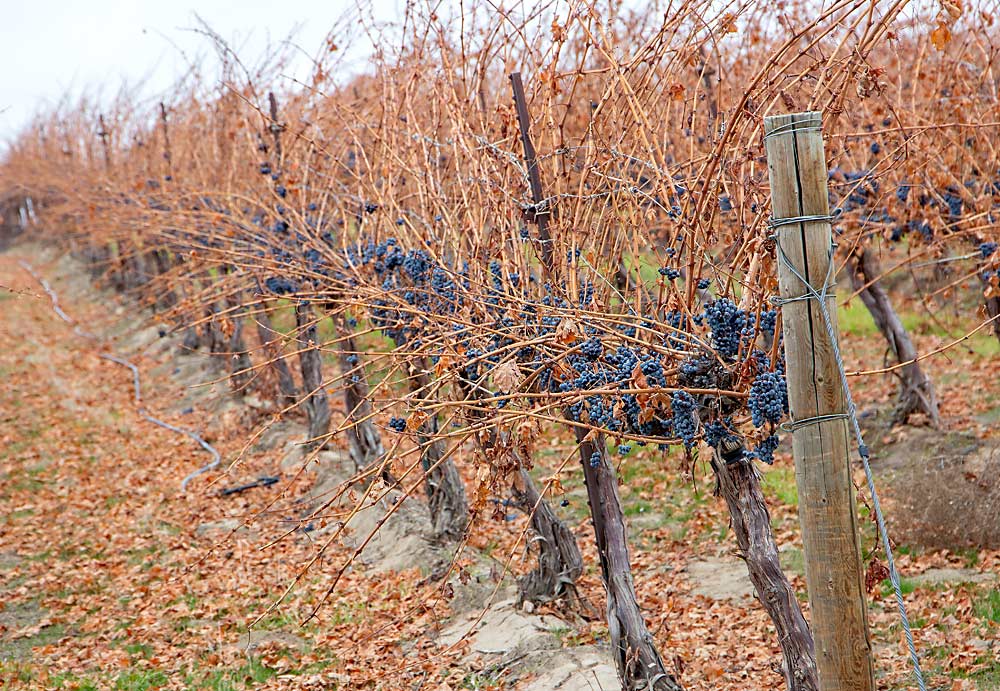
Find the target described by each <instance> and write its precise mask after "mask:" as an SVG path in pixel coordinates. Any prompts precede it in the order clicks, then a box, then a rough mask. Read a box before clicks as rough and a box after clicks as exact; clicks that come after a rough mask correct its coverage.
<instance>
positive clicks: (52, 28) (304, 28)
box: [0, 0, 404, 143]
mask: <svg viewBox="0 0 1000 691" xmlns="http://www.w3.org/2000/svg"><path fill="white" fill-rule="evenodd" d="M403 1H404V0H374V1H373V2H370V3H368V4H369V5H370V6H371V8H372V9H371V12H370V15H369V16H371V17H372V18H374V19H375V20H376V21H379V22H382V21H392V20H395V19H397V18H398V16H399V12H401V8H400V4H401V3H402V2H403ZM4 5H5V8H4V13H3V19H2V21H0V45H2V46H3V47H4V54H5V55H6V56H7V60H6V61H5V68H4V69H3V70H0V143H2V142H9V141H10V140H11V139H12V138H13V137H15V136H16V135H17V133H18V132H20V131H21V130H22V129H23V127H24V126H25V125H26V124H27V123H28V122H29V121H30V120H31V118H32V116H33V115H34V114H35V113H37V112H38V111H39V110H45V109H46V108H47V107H51V106H53V105H55V104H57V103H59V102H60V100H61V99H63V98H64V97H65V96H66V95H67V93H68V94H70V95H71V96H73V97H76V96H78V95H79V94H81V93H87V94H90V95H94V94H98V95H100V94H103V95H105V96H111V95H113V94H114V93H115V92H117V91H118V89H119V87H120V86H121V85H122V84H123V83H127V84H130V85H135V84H138V83H140V82H143V83H144V87H143V93H145V94H148V95H151V96H153V95H155V94H156V93H158V92H162V91H163V90H164V89H166V88H167V87H168V86H169V85H170V84H171V83H173V81H174V80H175V79H176V78H177V77H178V76H179V75H181V74H183V73H184V72H185V71H186V70H185V67H186V65H187V61H186V60H187V58H185V54H187V55H188V56H189V57H190V56H197V55H202V56H204V55H209V54H211V51H210V46H209V44H208V41H207V39H206V38H205V37H204V36H201V35H198V34H196V33H194V32H192V31H191V29H192V28H194V27H196V26H198V21H197V18H196V17H195V13H196V12H197V16H198V17H201V18H202V19H203V20H205V21H206V22H207V23H208V24H209V26H211V27H212V29H213V30H214V31H215V32H216V33H218V34H219V35H220V36H222V37H223V38H224V39H226V40H227V41H229V42H230V44H231V45H233V46H234V47H238V53H239V54H240V55H241V57H243V56H247V57H248V58H250V59H249V60H248V62H253V60H252V58H253V57H254V56H255V55H260V54H261V53H262V52H263V51H264V49H265V47H266V46H267V45H268V43H269V42H278V41H280V40H283V39H284V38H286V37H287V36H288V34H289V32H290V31H292V30H293V29H295V30H296V33H295V43H296V44H297V45H299V46H301V47H302V48H303V49H305V50H306V51H307V52H308V53H315V51H316V50H317V49H318V48H319V47H320V46H321V44H322V42H323V39H324V38H325V36H326V35H327V32H328V31H329V29H330V27H331V26H333V25H334V24H335V23H336V22H337V21H338V20H339V19H340V18H341V17H342V16H344V14H345V12H348V11H350V10H351V9H352V8H353V7H354V6H355V3H354V0H199V1H198V2H193V1H192V0H14V1H13V2H9V3H4ZM362 57H363V56H362ZM291 71H292V72H293V74H296V76H304V75H307V74H308V72H309V61H308V60H307V59H306V58H305V57H303V58H301V59H300V60H298V62H296V63H294V64H293V65H292V68H291Z"/></svg>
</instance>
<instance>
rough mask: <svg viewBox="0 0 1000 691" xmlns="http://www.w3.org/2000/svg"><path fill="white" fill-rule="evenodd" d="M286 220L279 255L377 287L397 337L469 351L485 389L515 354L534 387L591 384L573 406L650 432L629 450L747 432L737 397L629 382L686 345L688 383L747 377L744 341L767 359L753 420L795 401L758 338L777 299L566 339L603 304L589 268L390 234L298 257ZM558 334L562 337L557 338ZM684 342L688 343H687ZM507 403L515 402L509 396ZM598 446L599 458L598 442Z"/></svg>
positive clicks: (399, 423)
mask: <svg viewBox="0 0 1000 691" xmlns="http://www.w3.org/2000/svg"><path fill="white" fill-rule="evenodd" d="M366 212H367V213H371V212H368V211H367V210H366ZM287 230H288V235H292V236H295V237H294V238H291V239H290V241H289V242H288V243H286V242H285V241H284V240H282V241H280V242H278V243H276V245H275V246H272V255H275V248H277V250H278V254H276V255H275V256H277V257H279V258H280V260H281V261H283V262H287V263H289V264H291V265H296V264H297V266H298V269H299V271H301V270H302V268H303V266H305V268H307V269H308V270H309V271H311V272H312V273H314V274H315V273H320V272H322V274H323V275H325V276H328V277H329V278H330V279H333V282H334V283H335V284H337V285H341V286H344V287H346V288H348V289H349V288H352V287H359V288H360V287H374V288H377V289H378V292H377V296H374V297H372V298H371V299H370V301H369V306H368V308H367V311H368V317H369V320H370V323H371V325H372V326H374V327H376V328H378V329H380V330H381V332H382V333H383V334H384V335H386V336H387V337H388V338H390V339H392V340H393V341H394V342H395V344H396V346H397V347H398V348H403V347H407V348H411V349H414V350H416V349H418V348H419V349H421V351H420V352H422V353H423V354H425V355H427V356H428V357H429V358H430V361H431V362H432V363H436V362H438V361H439V359H440V358H441V357H443V356H445V355H446V354H452V353H458V354H460V355H462V362H461V364H459V365H458V366H457V367H456V368H455V371H456V372H457V373H458V375H459V376H460V377H461V378H462V379H464V380H466V381H467V382H468V383H473V384H475V385H476V386H477V388H480V389H482V390H486V389H487V388H489V389H492V388H493V387H492V386H490V375H491V372H492V371H493V367H491V366H490V365H496V364H499V363H500V362H502V361H507V360H509V359H510V358H513V359H514V360H515V361H516V363H517V365H518V367H519V368H520V370H521V372H522V374H523V375H524V376H523V381H525V382H526V384H527V385H528V386H531V387H533V389H534V390H536V391H540V392H545V391H548V392H553V393H563V394H566V393H577V394H579V398H577V399H574V400H573V402H572V403H569V404H568V405H567V413H568V414H569V417H570V418H571V419H573V420H575V421H578V422H582V423H584V424H588V425H593V426H594V427H597V428H599V429H602V430H605V431H606V432H608V433H609V434H612V435H614V436H618V437H621V436H625V437H629V436H631V437H639V438H640V439H639V440H637V441H635V442H631V443H629V442H622V443H619V444H618V451H619V453H622V454H627V453H629V452H630V451H631V449H632V443H637V444H639V445H640V446H645V445H646V443H647V442H646V441H645V440H647V439H662V440H663V443H660V444H659V446H660V448H662V449H666V448H667V447H666V442H667V441H668V440H679V441H680V442H681V443H683V445H684V446H685V448H686V449H688V450H690V449H692V448H693V447H694V446H695V445H696V443H697V442H698V440H699V439H704V441H705V442H706V443H708V444H709V445H710V446H716V447H717V446H718V445H719V444H721V443H722V442H724V441H726V440H729V439H732V438H735V437H738V433H737V432H736V431H735V430H734V428H733V422H732V415H733V413H734V412H736V411H737V410H738V409H739V408H740V403H739V402H738V401H735V400H732V399H726V398H725V397H720V396H718V395H699V394H692V393H690V392H688V391H686V390H678V391H675V392H673V393H672V394H671V395H670V397H669V398H668V399H664V398H663V397H651V396H649V395H647V394H637V393H630V392H627V390H628V389H634V388H648V389H651V390H655V389H663V388H667V387H668V385H670V384H671V382H668V374H667V371H668V369H671V368H673V367H676V366H677V364H678V363H677V358H678V357H680V363H679V368H678V370H676V371H678V374H677V381H676V386H677V387H678V388H680V389H684V388H691V389H726V388H729V387H731V386H732V384H733V383H734V381H735V379H736V375H735V372H736V371H737V370H738V369H739V368H737V367H735V365H736V362H737V357H738V356H739V355H740V354H741V353H743V354H745V356H746V357H748V358H750V359H751V360H752V361H753V363H754V364H753V367H754V368H755V369H756V371H758V372H761V374H760V375H759V376H758V377H757V379H755V380H754V382H753V385H752V387H751V396H750V412H751V416H752V419H753V421H754V424H755V425H757V426H758V427H759V426H761V424H763V423H762V422H760V421H765V422H769V423H772V424H774V423H777V422H778V421H780V419H781V418H782V416H783V415H784V414H785V411H786V410H787V397H785V396H784V393H783V392H784V388H783V386H784V384H783V382H784V379H783V377H782V376H781V374H780V373H779V372H771V371H768V370H770V369H771V366H770V362H769V359H768V357H767V355H766V354H765V353H763V352H762V351H760V350H757V349H756V348H755V347H754V341H755V339H756V338H757V336H758V335H760V334H765V335H768V336H769V337H774V330H775V326H776V317H777V313H776V312H775V311H774V310H766V311H764V312H762V313H761V314H760V315H759V317H756V318H755V317H754V315H752V314H748V313H747V312H745V311H743V310H741V309H740V308H739V306H738V305H736V303H734V302H733V301H732V300H730V299H728V298H719V299H716V300H712V301H709V302H707V304H705V305H704V307H703V310H702V311H701V312H697V313H694V314H689V313H687V312H682V311H680V310H671V311H669V312H667V313H666V314H665V315H664V321H665V323H666V324H668V325H669V326H670V327H673V328H672V329H662V328H661V327H659V326H658V325H657V324H656V323H655V322H653V321H650V320H648V319H647V320H644V319H640V318H639V317H637V316H629V315H625V316H624V317H623V318H622V319H621V320H620V322H619V323H608V322H600V321H595V322H584V323H577V324H576V325H575V328H576V329H577V332H578V334H579V335H578V336H577V337H576V338H575V339H574V340H571V341H569V342H567V341H566V339H565V338H564V337H562V336H560V337H559V338H556V336H557V330H558V329H559V326H560V324H561V323H562V322H563V320H564V319H565V318H567V316H572V315H574V313H575V312H576V310H577V309H578V308H588V307H589V306H591V305H592V304H593V300H594V292H595V291H594V284H593V282H591V281H589V280H587V279H586V275H585V272H586V270H587V269H586V267H584V268H580V269H578V271H580V273H581V274H582V275H581V277H580V280H579V281H578V282H577V284H578V286H579V288H578V291H577V293H576V296H575V297H574V298H572V299H570V297H569V291H568V290H567V286H566V284H565V283H562V284H558V285H552V284H550V283H543V282H542V281H540V280H539V279H538V278H536V277H535V276H534V275H528V276H527V279H528V280H527V281H524V280H522V277H521V276H519V275H518V274H516V273H505V271H504V267H503V265H502V264H501V263H500V262H499V261H496V260H493V261H490V262H489V263H488V265H487V266H486V267H484V268H485V269H486V271H485V272H484V275H483V276H482V278H481V280H477V279H475V278H474V276H473V273H472V271H471V270H470V267H469V264H468V263H467V262H462V261H459V260H457V259H454V258H452V259H440V258H435V257H432V256H431V255H430V254H429V253H428V252H427V251H426V250H424V249H421V248H415V249H408V248H406V247H404V246H403V243H402V242H401V241H400V240H398V239H396V238H392V237H389V238H385V239H381V240H376V239H375V238H372V237H368V236H362V237H361V239H359V240H358V241H356V242H354V243H353V244H351V245H349V246H347V247H346V248H345V247H343V246H340V247H335V246H334V244H333V242H332V236H331V235H330V234H329V233H327V234H326V235H325V241H326V242H327V247H326V248H325V252H323V253H321V252H320V251H318V250H317V249H316V248H315V247H312V248H306V249H300V250H299V252H298V253H297V256H298V257H299V259H298V260H297V261H296V259H295V253H293V252H292V251H291V250H290V249H289V248H290V247H291V246H292V243H293V242H295V243H296V244H297V245H298V246H299V247H300V248H303V247H306V243H301V244H299V243H298V242H297V241H298V240H300V238H299V237H298V234H297V233H294V232H293V231H292V230H291V229H287ZM667 255H668V256H669V257H674V256H676V252H673V251H671V250H669V249H668V251H667ZM567 258H568V259H569V260H571V261H574V260H576V259H578V258H579V257H578V255H577V254H576V253H574V252H571V253H570V254H569V255H568V257H567ZM660 273H661V275H663V276H664V277H665V278H667V279H668V280H675V279H676V278H678V277H680V272H679V271H678V270H677V269H673V268H672V267H663V268H662V269H661V270H660ZM293 275H301V274H293ZM264 285H265V287H266V289H267V290H268V291H270V292H271V293H273V294H276V295H286V294H289V293H294V292H296V290H297V289H299V285H300V284H297V283H296V281H293V280H291V279H289V278H286V277H284V275H277V276H272V277H269V278H267V279H266V280H265V281H264ZM710 285H711V282H710V281H709V279H699V280H698V288H699V289H700V290H708V288H709V287H710ZM470 324H475V325H477V326H475V327H473V326H470ZM702 325H704V326H707V328H708V329H709V330H710V339H709V343H710V344H711V349H704V348H705V347H704V345H699V342H698V341H697V339H693V338H691V336H690V335H689V334H691V333H692V332H693V331H694V330H695V329H696V328H697V327H701V326H702ZM640 331H641V332H642V333H641V334H640ZM446 334H447V337H444V336H445V335H446ZM556 343H558V344H559V345H558V346H557V347H554V346H556ZM567 351H568V352H567ZM685 352H686V353H688V354H687V355H686V356H683V355H682V353H685ZM348 362H349V363H351V364H356V363H357V362H358V360H357V356H355V355H351V356H349V359H348ZM778 368H779V369H780V362H779V363H778ZM778 384H780V386H778ZM598 391H599V392H598ZM589 392H597V393H589ZM494 393H495V394H498V393H499V391H496V392H494ZM720 400H724V402H723V403H720ZM496 405H497V407H498V408H500V407H504V406H507V405H509V401H507V400H502V401H500V402H498V403H497V404H496ZM389 427H390V428H391V429H393V430H395V431H397V432H403V431H405V429H406V421H405V419H404V418H400V417H393V418H392V419H391V420H390V421H389ZM772 436H773V435H772ZM776 443H777V438H776V437H773V439H772V438H771V437H768V438H767V439H765V440H764V441H763V442H761V443H760V444H759V445H758V446H757V447H756V448H754V449H753V450H752V451H750V452H748V453H747V457H748V458H757V459H760V460H762V461H767V462H770V460H772V459H773V450H774V449H773V447H774V446H775V445H776ZM595 457H596V458H597V462H598V463H599V462H600V454H595ZM591 462H592V463H593V459H591Z"/></svg>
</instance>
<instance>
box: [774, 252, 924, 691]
mask: <svg viewBox="0 0 1000 691" xmlns="http://www.w3.org/2000/svg"><path fill="white" fill-rule="evenodd" d="M777 248H778V259H779V261H781V263H782V264H784V265H785V266H786V267H788V269H789V270H790V271H791V272H792V274H793V275H794V276H795V277H796V278H797V279H799V281H801V282H802V285H803V286H805V289H806V295H802V296H798V297H794V298H779V299H778V300H776V301H775V303H776V304H779V305H780V304H782V303H787V302H793V301H798V300H815V301H816V302H817V303H818V304H819V309H820V312H821V313H822V315H823V323H824V325H825V326H826V332H827V335H828V336H829V338H830V344H831V346H832V348H833V357H834V360H835V361H836V363H837V372H838V374H839V376H840V385H841V387H842V388H843V390H844V398H845V401H846V403H847V414H846V416H844V415H842V414H839V415H820V416H816V417H812V418H805V419H802V420H794V421H792V422H791V427H792V428H793V430H794V429H798V428H800V427H802V426H805V425H808V424H818V423H819V422H823V421H826V420H829V419H843V417H846V418H847V419H849V420H850V422H851V427H852V430H853V432H854V437H855V440H856V441H857V444H858V455H860V456H861V463H862V465H863V466H864V469H865V480H866V482H867V484H868V493H869V494H870V495H871V498H872V508H873V510H874V511H875V520H876V522H877V523H878V530H879V535H880V537H881V538H882V549H883V550H884V551H885V559H886V562H887V564H888V567H889V580H890V581H891V582H892V589H893V591H894V592H895V594H896V606H897V608H898V609H899V619H900V621H901V622H902V624H903V633H904V634H905V635H906V644H907V647H909V650H910V661H911V662H912V664H913V676H914V677H915V678H916V680H917V687H918V688H919V689H920V691H927V686H926V684H925V682H924V674H923V672H922V671H921V669H920V657H919V656H918V655H917V648H916V645H915V644H914V642H913V631H912V630H911V628H910V619H909V617H908V616H907V615H906V603H905V602H904V601H903V591H902V588H901V586H900V584H899V572H898V571H897V570H896V563H895V561H894V560H893V558H892V546H891V545H890V543H889V532H888V530H887V529H886V526H885V517H884V515H883V514H882V506H881V504H880V503H879V499H878V492H877V491H876V490H875V478H874V475H873V474H872V469H871V464H870V462H869V461H870V459H871V455H870V452H869V450H868V446H867V445H866V444H865V440H864V435H862V433H861V425H860V423H859V422H858V414H857V407H856V406H855V404H854V397H853V396H851V387H850V386H849V385H848V383H847V371H846V369H845V368H844V359H843V357H842V355H841V353H840V344H839V343H838V341H837V332H836V329H834V327H833V321H832V319H831V317H830V310H829V307H828V306H827V300H829V298H830V297H831V296H830V293H829V288H830V282H831V279H832V278H833V267H834V257H833V253H834V249H835V248H836V245H833V244H831V246H830V256H829V266H828V268H827V275H826V278H825V279H824V280H823V288H822V290H820V291H817V290H816V289H815V288H814V287H813V286H812V285H811V284H810V283H809V280H808V279H807V278H806V277H805V276H803V275H802V274H801V273H799V271H798V269H796V268H795V266H794V265H793V264H792V262H791V260H789V258H788V255H787V254H785V250H784V249H783V248H782V247H781V243H780V242H779V243H777Z"/></svg>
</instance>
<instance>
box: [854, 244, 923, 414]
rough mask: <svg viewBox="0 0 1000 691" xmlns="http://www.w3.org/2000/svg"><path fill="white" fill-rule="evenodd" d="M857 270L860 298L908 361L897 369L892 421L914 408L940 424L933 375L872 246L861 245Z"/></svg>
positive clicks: (892, 345) (896, 351)
mask: <svg viewBox="0 0 1000 691" xmlns="http://www.w3.org/2000/svg"><path fill="white" fill-rule="evenodd" d="M854 269H855V270H854V271H852V272H851V285H852V286H853V287H854V290H855V291H860V292H859V296H860V297H861V301H862V302H863V303H864V304H865V307H867V308H868V311H869V313H871V315H872V319H874V320H875V325H876V326H877V327H878V330H879V331H880V332H881V333H882V336H883V337H884V338H885V340H886V341H888V343H889V347H890V348H891V349H892V352H893V354H894V355H895V356H896V360H897V361H898V362H901V363H902V362H905V363H907V364H906V365H903V367H901V368H900V369H899V370H897V371H896V374H897V377H898V378H899V397H898V399H897V402H896V409H895V410H894V411H893V416H892V422H893V424H895V423H899V422H906V420H907V419H908V418H909V416H910V415H911V414H912V413H915V412H921V413H924V414H926V415H927V417H928V418H929V419H930V421H931V424H932V425H934V426H935V427H938V426H940V424H941V415H940V412H939V410H938V402H937V396H936V395H935V394H934V386H933V384H931V380H930V378H929V377H928V376H927V375H926V374H925V373H924V371H923V370H922V369H921V368H920V364H919V363H918V362H914V360H915V359H916V357H917V349H916V348H915V347H914V345H913V340H912V339H911V338H910V334H909V333H907V331H906V328H905V327H904V326H903V322H902V321H901V320H900V319H899V315H898V314H896V311H895V310H894V309H893V307H892V303H891V302H890V301H889V295H888V293H886V291H885V288H883V287H882V284H881V283H880V282H879V280H878V277H879V275H880V270H879V266H878V260H877V259H876V258H875V255H874V254H873V253H872V251H871V250H870V249H867V248H866V249H861V250H859V251H858V252H857V253H856V254H855V255H854Z"/></svg>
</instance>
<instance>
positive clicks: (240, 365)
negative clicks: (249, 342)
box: [229, 313, 253, 393]
mask: <svg viewBox="0 0 1000 691" xmlns="http://www.w3.org/2000/svg"><path fill="white" fill-rule="evenodd" d="M229 352H230V353H231V355H230V357H231V358H232V360H231V362H230V363H229V383H230V385H231V386H232V387H233V390H235V391H236V392H238V393H243V392H245V391H246V387H247V385H248V384H249V383H250V379H251V378H252V376H253V362H252V361H251V360H250V351H248V350H247V347H246V343H245V341H244V339H243V315H242V314H239V313H238V314H237V315H236V316H235V318H234V319H233V331H232V333H231V334H229Z"/></svg>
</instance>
